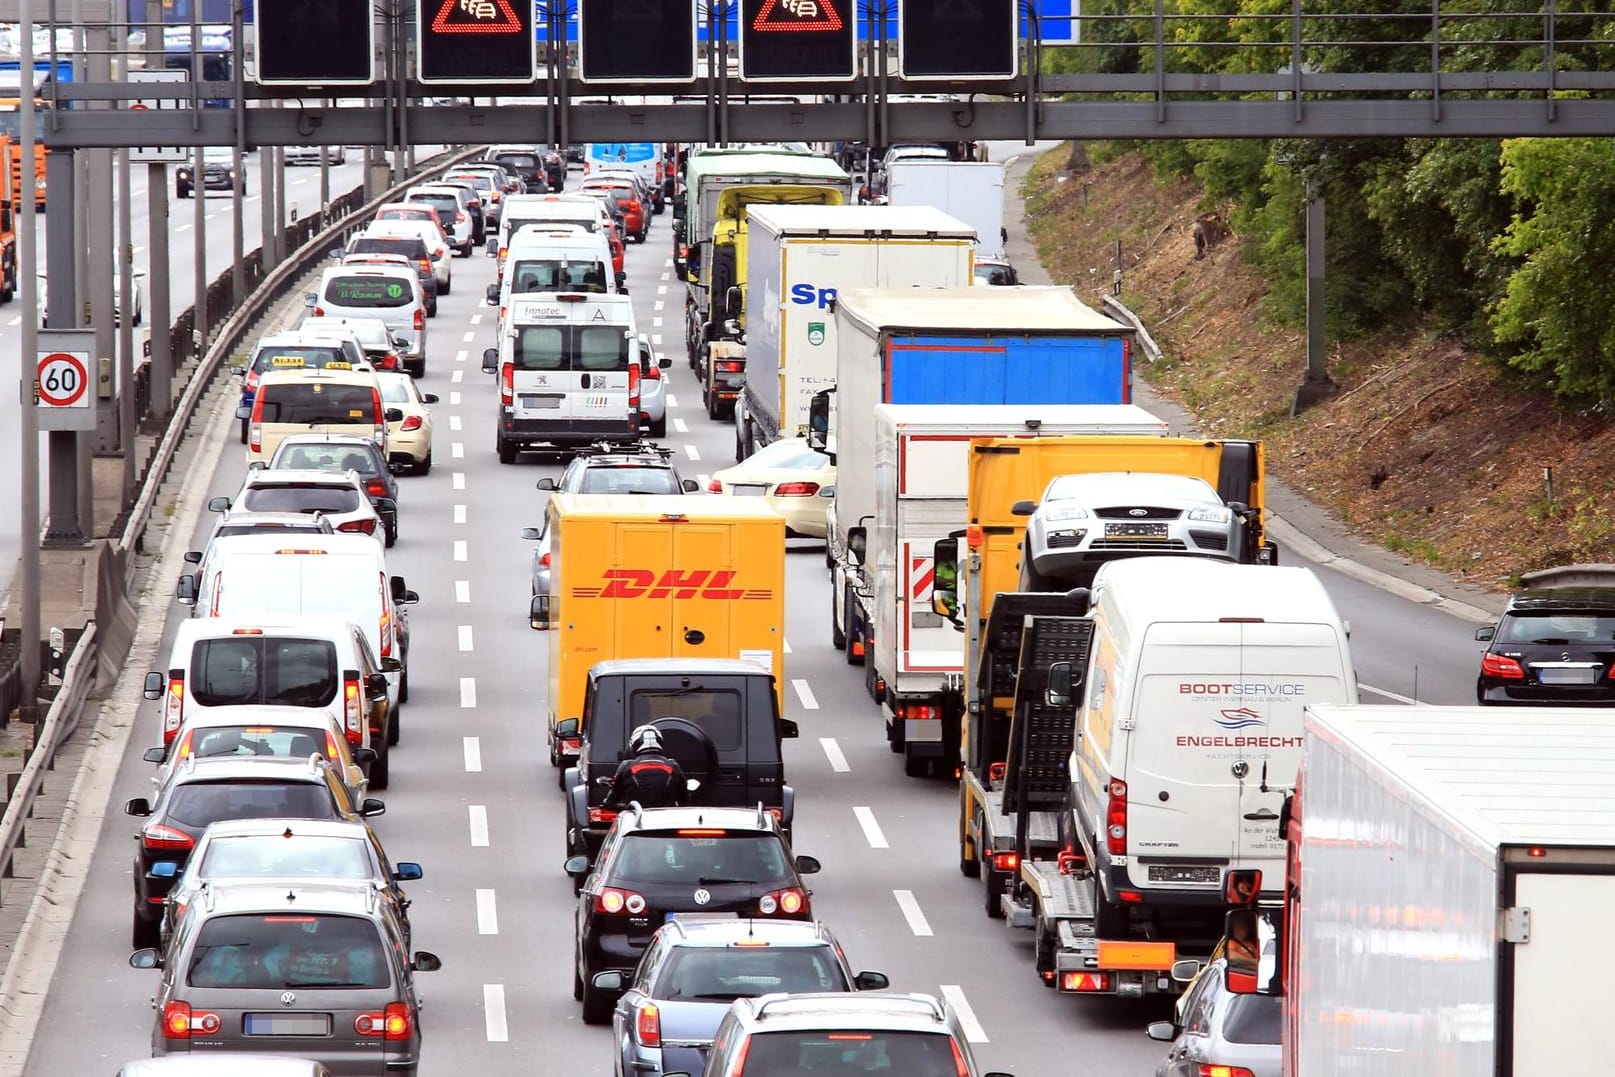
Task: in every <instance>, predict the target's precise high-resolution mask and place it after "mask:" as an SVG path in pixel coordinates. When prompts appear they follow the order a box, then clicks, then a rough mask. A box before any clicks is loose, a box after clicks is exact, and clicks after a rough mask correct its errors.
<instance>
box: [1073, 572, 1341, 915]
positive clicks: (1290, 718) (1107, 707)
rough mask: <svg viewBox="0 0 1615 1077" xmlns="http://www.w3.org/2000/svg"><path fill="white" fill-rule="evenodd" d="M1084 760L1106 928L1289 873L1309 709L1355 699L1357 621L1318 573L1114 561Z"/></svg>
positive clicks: (1079, 764)
mask: <svg viewBox="0 0 1615 1077" xmlns="http://www.w3.org/2000/svg"><path fill="white" fill-rule="evenodd" d="M1091 602H1092V605H1091V616H1092V618H1093V642H1092V646H1091V648H1090V651H1089V659H1088V666H1087V672H1086V676H1085V678H1084V680H1083V681H1082V683H1081V685H1080V696H1081V698H1080V706H1079V709H1078V712H1077V734H1078V739H1077V747H1076V749H1075V750H1074V751H1073V752H1072V757H1071V763H1070V774H1071V805H1072V812H1073V819H1072V822H1073V823H1074V827H1073V829H1074V830H1075V831H1076V837H1077V839H1078V840H1080V841H1081V843H1082V845H1083V846H1084V848H1083V852H1084V853H1085V854H1086V856H1087V858H1088V863H1089V864H1091V865H1092V866H1093V869H1094V871H1095V873H1096V874H1097V876H1098V879H1099V886H1098V891H1099V893H1098V905H1099V908H1098V909H1096V913H1097V921H1098V922H1097V927H1098V931H1099V937H1100V938H1114V937H1116V936H1117V935H1118V934H1124V932H1123V931H1122V930H1121V929H1120V927H1119V926H1118V924H1119V925H1125V924H1126V923H1127V917H1128V912H1129V910H1132V911H1133V913H1134V915H1135V916H1136V915H1138V914H1144V915H1146V916H1147V915H1150V914H1152V913H1153V914H1159V913H1160V912H1161V910H1162V909H1165V908H1171V907H1177V908H1178V909H1179V910H1180V911H1185V907H1193V906H1199V907H1201V908H1202V909H1210V908H1214V907H1220V906H1221V905H1222V903H1223V895H1222V881H1223V876H1224V875H1225V874H1226V873H1227V872H1228V871H1229V870H1232V869H1236V868H1258V869H1260V870H1261V871H1262V873H1263V878H1264V879H1269V880H1273V881H1274V883H1275V885H1276V884H1277V880H1280V879H1282V878H1283V877H1284V839H1283V837H1282V836H1281V835H1280V833H1279V828H1278V821H1279V811H1280V809H1281V808H1282V807H1283V804H1284V792H1283V791H1284V790H1286V789H1288V788H1290V787H1291V786H1292V785H1294V784H1295V776H1296V771H1297V769H1298V767H1299V765H1300V760H1301V741H1302V734H1301V729H1302V711H1303V709H1304V708H1305V707H1306V706H1307V705H1308V704H1310V703H1356V702H1357V679H1356V674H1355V672H1354V670H1353V667H1352V660H1351V652H1350V649H1349V648H1348V646H1347V641H1346V627H1345V625H1344V624H1343V623H1342V622H1341V620H1340V617H1339V615H1338V614H1337V613H1336V612H1335V607H1334V603H1333V602H1331V601H1330V599H1329V595H1328V593H1327V592H1325V591H1324V589H1323V585H1322V584H1321V583H1319V582H1318V579H1317V577H1316V576H1314V575H1313V574H1312V572H1311V570H1309V569H1304V568H1281V567H1277V566H1270V565H1235V564H1228V563H1224V562H1219V561H1209V560H1204V559H1201V558H1198V557H1170V556H1166V557H1138V558H1132V559H1127V560H1120V561H1112V562H1110V563H1108V564H1106V565H1104V566H1103V567H1102V568H1101V569H1100V570H1099V573H1098V575H1097V576H1096V578H1095V580H1094V586H1093V594H1092V598H1091Z"/></svg>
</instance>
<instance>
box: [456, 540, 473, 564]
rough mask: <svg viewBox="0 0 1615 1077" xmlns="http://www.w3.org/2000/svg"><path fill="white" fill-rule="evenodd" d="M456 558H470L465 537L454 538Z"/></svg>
mask: <svg viewBox="0 0 1615 1077" xmlns="http://www.w3.org/2000/svg"><path fill="white" fill-rule="evenodd" d="M454 559H455V560H456V561H466V560H469V559H470V558H469V557H468V556H467V554H466V550H465V539H455V540H454Z"/></svg>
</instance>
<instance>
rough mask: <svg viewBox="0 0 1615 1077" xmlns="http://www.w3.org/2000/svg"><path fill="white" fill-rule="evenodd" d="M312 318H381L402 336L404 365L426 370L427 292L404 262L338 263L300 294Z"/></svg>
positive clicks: (415, 372) (416, 370)
mask: <svg viewBox="0 0 1615 1077" xmlns="http://www.w3.org/2000/svg"><path fill="white" fill-rule="evenodd" d="M304 303H305V305H306V306H308V308H309V309H310V311H311V312H312V313H313V315H314V317H316V318H327V317H330V318H380V319H381V320H382V321H384V322H386V323H387V329H388V331H389V332H391V333H392V334H393V335H394V336H396V337H399V338H400V339H402V340H404V341H406V342H407V343H406V345H405V347H404V355H403V359H404V368H405V369H406V370H408V371H409V372H410V373H411V374H413V375H415V376H416V377H417V378H419V377H422V376H424V375H425V374H426V293H425V292H424V291H423V290H422V289H421V282H420V279H419V278H418V277H416V275H415V271H414V270H413V269H405V268H404V267H403V266H380V265H377V266H336V267H333V268H331V269H327V270H325V272H323V273H322V274H320V283H319V285H318V286H317V287H316V288H315V289H314V291H312V292H310V293H309V294H308V295H307V296H305V297H304Z"/></svg>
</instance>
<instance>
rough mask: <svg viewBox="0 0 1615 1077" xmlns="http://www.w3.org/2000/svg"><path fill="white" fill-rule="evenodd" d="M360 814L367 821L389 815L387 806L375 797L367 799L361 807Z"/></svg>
mask: <svg viewBox="0 0 1615 1077" xmlns="http://www.w3.org/2000/svg"><path fill="white" fill-rule="evenodd" d="M359 814H360V815H362V816H364V817H365V818H366V819H373V818H375V817H376V816H378V815H386V814H387V805H386V804H385V803H383V802H382V801H379V800H377V799H376V798H375V797H365V801H364V803H363V804H361V805H359Z"/></svg>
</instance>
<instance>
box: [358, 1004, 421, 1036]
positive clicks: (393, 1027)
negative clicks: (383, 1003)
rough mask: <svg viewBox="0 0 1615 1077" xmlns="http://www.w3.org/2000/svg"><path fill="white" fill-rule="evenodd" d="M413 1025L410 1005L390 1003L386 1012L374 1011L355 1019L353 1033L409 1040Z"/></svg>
mask: <svg viewBox="0 0 1615 1077" xmlns="http://www.w3.org/2000/svg"><path fill="white" fill-rule="evenodd" d="M412 1023H413V1022H411V1021H410V1017H409V1006H408V1005H406V1004H405V1003H402V1002H389V1003H387V1008H386V1009H384V1010H373V1011H371V1012H370V1013H361V1014H360V1015H359V1016H358V1017H355V1018H354V1019H353V1031H354V1032H356V1033H358V1034H359V1035H361V1036H379V1037H381V1038H382V1039H386V1040H407V1039H409V1037H410V1033H411V1025H412Z"/></svg>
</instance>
